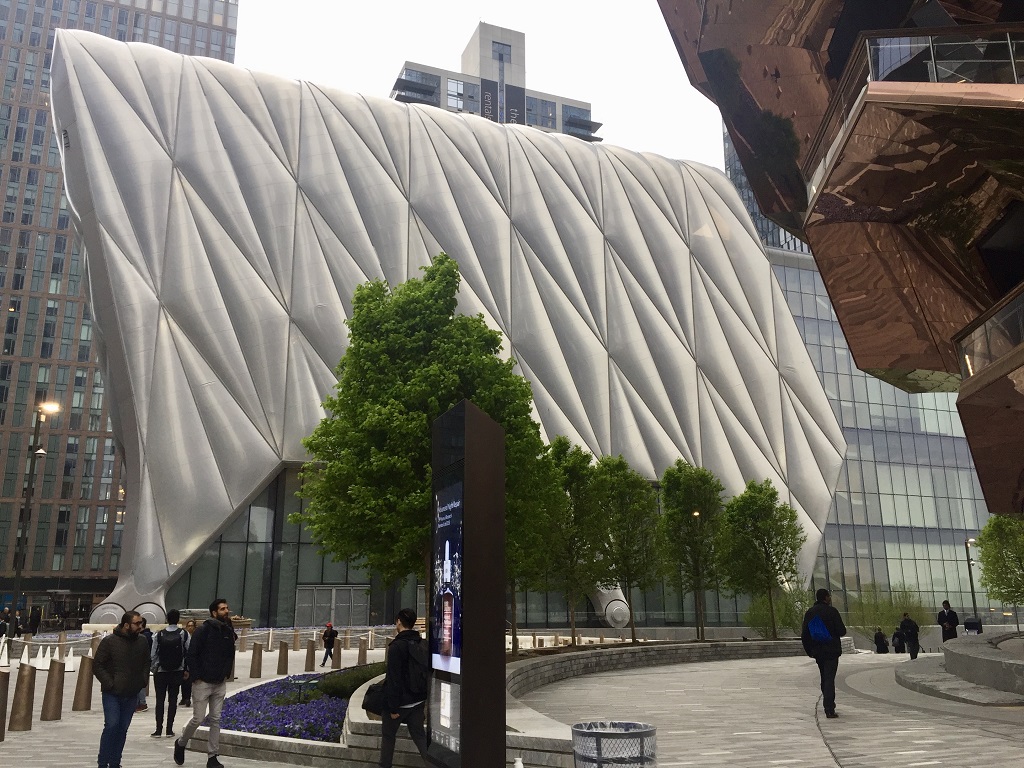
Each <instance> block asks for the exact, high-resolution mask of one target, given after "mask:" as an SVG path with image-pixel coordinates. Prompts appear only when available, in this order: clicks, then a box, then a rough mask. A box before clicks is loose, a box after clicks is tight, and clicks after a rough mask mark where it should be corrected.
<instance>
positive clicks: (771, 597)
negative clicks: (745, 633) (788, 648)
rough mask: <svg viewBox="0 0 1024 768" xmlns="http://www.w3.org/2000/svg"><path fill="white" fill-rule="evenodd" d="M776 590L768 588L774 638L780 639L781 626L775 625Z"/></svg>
mask: <svg viewBox="0 0 1024 768" xmlns="http://www.w3.org/2000/svg"><path fill="white" fill-rule="evenodd" d="M774 592H775V590H774V589H772V588H771V587H769V588H768V613H769V614H770V615H771V619H772V640H778V639H779V628H778V627H777V626H776V625H775V595H774Z"/></svg>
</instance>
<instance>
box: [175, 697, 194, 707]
mask: <svg viewBox="0 0 1024 768" xmlns="http://www.w3.org/2000/svg"><path fill="white" fill-rule="evenodd" d="M178 706H181V707H191V706H192V699H185V700H184V701H182V702H181V704H179V705H178Z"/></svg>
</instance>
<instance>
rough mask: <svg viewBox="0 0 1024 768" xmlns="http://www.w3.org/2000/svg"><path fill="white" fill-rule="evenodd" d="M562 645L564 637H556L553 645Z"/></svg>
mask: <svg viewBox="0 0 1024 768" xmlns="http://www.w3.org/2000/svg"><path fill="white" fill-rule="evenodd" d="M561 644H562V636H561V635H555V642H553V643H552V645H561Z"/></svg>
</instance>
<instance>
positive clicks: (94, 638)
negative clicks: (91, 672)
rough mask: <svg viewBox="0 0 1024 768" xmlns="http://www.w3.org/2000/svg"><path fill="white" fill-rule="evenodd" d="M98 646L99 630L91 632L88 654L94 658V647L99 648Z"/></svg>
mask: <svg viewBox="0 0 1024 768" xmlns="http://www.w3.org/2000/svg"><path fill="white" fill-rule="evenodd" d="M99 647H100V633H99V632H93V633H92V644H91V646H90V648H91V653H90V654H89V655H90V656H92V657H93V658H94V659H95V658H96V649H97V648H99Z"/></svg>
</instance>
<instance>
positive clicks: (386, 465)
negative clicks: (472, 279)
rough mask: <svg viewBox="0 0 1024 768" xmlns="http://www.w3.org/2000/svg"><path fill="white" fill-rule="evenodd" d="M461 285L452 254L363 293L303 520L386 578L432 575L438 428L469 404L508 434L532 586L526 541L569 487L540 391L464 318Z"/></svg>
mask: <svg viewBox="0 0 1024 768" xmlns="http://www.w3.org/2000/svg"><path fill="white" fill-rule="evenodd" d="M459 281H460V277H459V270H458V266H457V265H456V263H455V262H454V261H453V260H452V259H451V258H449V257H448V256H446V255H445V254H441V255H439V256H438V257H437V258H436V259H434V262H433V263H432V264H431V265H430V266H429V267H426V268H425V269H424V270H423V276H422V278H420V279H410V280H408V281H407V282H405V283H402V284H401V285H398V286H396V287H394V288H391V287H389V286H388V285H387V284H386V283H385V282H383V281H381V280H375V281H372V282H370V283H366V284H364V285H361V286H359V287H358V288H357V289H356V292H355V296H354V298H353V301H352V317H351V318H350V319H349V320H348V328H349V346H348V349H347V350H346V351H345V355H344V357H343V358H342V359H341V362H340V363H338V367H337V374H338V384H337V387H336V390H335V394H334V395H332V396H330V397H328V398H327V399H326V400H325V401H324V408H325V409H326V410H327V414H328V415H327V416H326V417H325V418H324V420H323V421H321V422H320V424H319V425H318V426H317V428H316V429H315V430H314V431H313V434H311V435H310V436H309V437H307V438H306V439H305V440H304V441H303V443H304V445H305V446H306V449H307V450H308V451H309V453H310V455H311V456H312V459H311V461H309V462H308V463H307V464H306V465H305V466H304V467H303V470H302V480H303V487H302V491H301V493H302V495H303V496H304V497H305V498H307V499H308V500H309V503H308V506H307V507H306V509H305V511H304V512H302V513H301V514H297V515H295V516H293V519H294V520H295V522H301V523H302V524H304V525H305V526H306V527H307V528H309V530H310V531H311V533H312V535H313V537H314V540H315V541H316V542H317V543H318V544H320V546H321V547H322V548H323V550H324V551H326V552H328V553H330V554H332V555H334V556H335V557H336V558H338V559H347V560H358V561H363V562H365V563H366V566H367V567H368V568H369V569H370V570H372V571H375V572H377V573H379V574H380V575H381V576H383V577H384V578H385V579H394V580H397V579H402V578H405V577H406V576H407V575H409V574H410V573H415V574H418V575H419V576H420V577H421V578H422V577H425V576H426V572H427V569H428V567H429V565H428V564H429V562H430V534H431V469H430V460H431V434H430V429H431V424H432V422H433V421H434V420H435V419H436V418H437V417H438V416H440V415H441V414H442V413H444V412H445V411H447V410H448V409H449V408H451V407H452V406H453V405H455V404H457V403H458V402H460V401H461V400H463V399H469V400H472V401H473V402H474V403H475V404H476V405H477V406H479V407H480V408H482V409H483V410H484V411H485V412H487V413H488V414H489V415H490V416H491V417H492V418H493V419H494V420H495V421H497V422H498V423H499V424H501V426H502V427H503V428H504V430H505V460H506V463H505V473H506V481H505V492H506V519H507V521H508V525H507V534H506V545H507V546H506V553H507V559H508V561H509V562H508V573H509V574H510V576H511V577H513V578H515V579H517V580H519V581H520V583H524V582H523V580H524V578H525V577H524V576H523V574H524V572H527V571H529V570H531V568H532V567H534V566H532V565H529V564H527V563H525V562H524V560H523V559H524V558H528V557H529V558H532V557H533V555H531V554H529V553H530V552H531V551H533V549H534V547H533V545H532V544H531V543H530V542H529V541H527V542H526V543H525V544H524V543H523V541H522V540H521V539H520V537H521V536H523V535H526V533H530V532H532V531H534V530H535V529H536V528H538V527H539V528H541V529H543V524H541V523H540V522H538V519H537V518H538V517H539V516H542V515H543V513H544V509H543V505H544V504H545V503H547V502H548V500H549V499H551V498H552V497H554V496H555V495H556V494H557V493H558V488H557V477H556V475H555V473H554V472H553V471H551V470H550V469H547V470H546V469H545V467H544V466H543V462H542V461H541V457H542V456H543V450H544V446H543V441H542V440H541V438H540V430H539V428H538V426H537V424H536V423H535V422H534V421H533V418H532V413H531V411H532V400H533V397H532V393H531V390H530V384H529V382H527V381H526V379H524V378H523V377H522V376H519V375H517V374H516V373H514V368H515V362H514V361H512V360H504V359H502V358H501V357H499V353H500V351H501V336H500V334H499V333H497V332H496V331H493V330H491V329H490V328H488V327H487V325H486V323H485V322H484V320H483V318H482V317H481V316H479V315H477V316H475V317H468V316H465V315H459V314H457V313H456V305H457V293H458V289H459ZM530 535H532V533H531V534H530ZM541 551H543V550H542V548H541Z"/></svg>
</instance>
